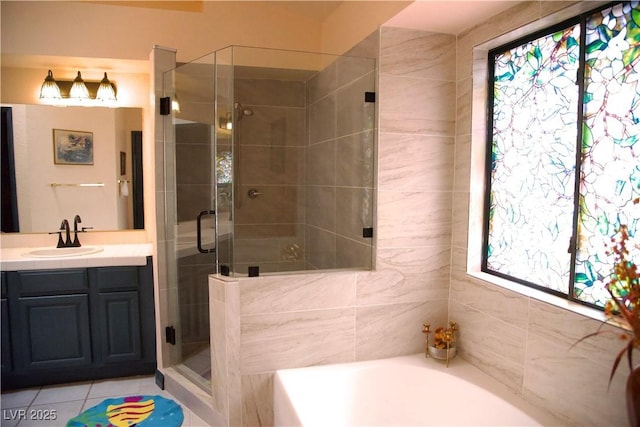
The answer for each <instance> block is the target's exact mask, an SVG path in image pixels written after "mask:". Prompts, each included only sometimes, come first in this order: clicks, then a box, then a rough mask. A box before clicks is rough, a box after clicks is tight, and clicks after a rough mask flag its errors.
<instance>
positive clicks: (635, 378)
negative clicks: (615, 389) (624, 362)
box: [626, 366, 640, 427]
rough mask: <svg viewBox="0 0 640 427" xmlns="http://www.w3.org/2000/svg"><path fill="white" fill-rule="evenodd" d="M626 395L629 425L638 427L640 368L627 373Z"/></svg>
mask: <svg viewBox="0 0 640 427" xmlns="http://www.w3.org/2000/svg"><path fill="white" fill-rule="evenodd" d="M626 394H627V396H626V397H627V413H628V415H629V425H630V426H632V427H640V366H637V367H635V368H634V369H633V370H632V371H631V372H630V373H629V377H628V378H627V391H626Z"/></svg>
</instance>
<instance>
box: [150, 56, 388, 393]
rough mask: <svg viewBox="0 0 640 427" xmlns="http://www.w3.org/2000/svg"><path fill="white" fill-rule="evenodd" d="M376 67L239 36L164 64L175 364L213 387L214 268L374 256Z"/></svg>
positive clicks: (227, 271)
mask: <svg viewBox="0 0 640 427" xmlns="http://www.w3.org/2000/svg"><path fill="white" fill-rule="evenodd" d="M375 68H376V64H375V60H374V59H372V58H366V57H358V56H350V55H343V56H334V55H327V54H318V53H309V52H297V51H286V50H276V49H265V48H252V47H241V46H231V47H228V48H225V49H221V50H219V51H216V52H213V53H211V54H209V55H206V56H204V57H202V58H199V59H197V60H194V61H192V62H190V63H186V64H183V65H180V66H178V67H176V68H175V69H174V70H171V71H169V72H167V73H165V75H164V82H163V84H164V92H165V96H166V98H169V99H168V100H167V99H166V98H165V103H166V105H171V113H170V114H169V115H167V116H165V118H164V133H165V186H166V188H165V192H166V194H167V195H168V196H167V197H166V206H165V207H164V209H165V217H166V220H165V233H166V235H167V236H168V240H167V242H166V246H165V249H166V252H167V258H166V259H167V271H168V273H169V277H168V281H169V283H170V285H169V286H171V287H173V288H175V292H173V293H170V295H171V296H172V297H171V298H170V301H169V307H170V310H173V314H174V318H175V319H177V324H176V325H175V337H176V338H175V343H176V346H175V348H174V349H172V351H171V359H172V360H171V364H172V365H173V366H175V367H176V369H178V370H180V371H181V373H182V374H183V375H185V376H187V377H189V378H190V379H191V380H192V381H193V382H195V383H197V384H199V385H200V386H201V387H202V388H204V389H205V390H210V387H211V383H210V381H211V348H210V341H209V298H208V297H209V296H208V287H207V281H208V276H209V275H210V274H220V275H228V276H238V275H240V276H261V275H267V274H268V275H273V274H284V273H290V272H302V271H317V270H334V269H362V270H368V269H371V268H372V262H373V261H372V260H373V255H374V244H373V242H374V240H373V238H372V237H373V232H374V230H373V225H374V206H375V203H374V197H375V188H374V185H375V176H374V171H375V165H374V159H375V156H374V150H375V130H376V105H375V87H376V81H375V80H376V78H375V76H376V73H375Z"/></svg>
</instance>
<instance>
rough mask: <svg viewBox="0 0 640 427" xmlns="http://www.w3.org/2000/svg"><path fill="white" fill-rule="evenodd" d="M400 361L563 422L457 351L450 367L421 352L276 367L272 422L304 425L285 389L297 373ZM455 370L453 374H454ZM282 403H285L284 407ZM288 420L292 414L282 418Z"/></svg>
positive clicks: (544, 420) (546, 422)
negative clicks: (369, 358)
mask: <svg viewBox="0 0 640 427" xmlns="http://www.w3.org/2000/svg"><path fill="white" fill-rule="evenodd" d="M397 364H401V365H403V367H415V368H421V369H422V368H426V369H428V370H434V371H438V372H440V373H443V374H447V375H453V376H456V377H458V378H461V379H462V380H464V381H466V382H469V383H471V384H474V385H476V386H478V387H480V388H482V389H484V390H485V391H487V392H489V393H491V394H493V395H494V396H496V397H498V398H500V399H502V400H504V401H505V402H507V403H509V404H510V405H512V406H514V407H515V408H516V409H518V410H519V411H521V412H523V413H524V414H526V415H527V416H528V417H530V418H532V419H533V420H535V421H536V422H537V423H539V424H540V425H542V426H559V425H563V424H564V423H563V421H562V420H561V419H559V418H558V417H557V416H556V415H555V414H552V413H551V412H549V411H548V410H547V409H545V408H543V407H540V406H537V405H535V404H534V403H532V402H530V401H527V400H525V399H524V396H523V395H522V393H518V392H517V391H515V390H513V389H511V388H509V387H507V386H506V385H505V384H503V383H501V382H499V381H498V380H497V379H495V378H493V377H491V376H490V375H489V374H487V373H485V372H484V371H482V370H481V369H479V368H478V367H476V366H475V365H473V364H472V363H471V362H469V361H467V360H466V359H464V357H461V355H458V356H457V357H455V358H454V359H451V360H450V361H449V367H447V366H446V362H445V361H440V360H437V359H433V358H425V355H424V353H418V354H412V355H405V356H396V357H390V358H383V359H373V360H363V361H354V362H344V363H333V364H326V365H314V366H308V367H299V368H286V369H278V370H276V371H275V372H274V376H273V384H272V396H273V416H274V418H273V421H274V425H275V426H278V425H279V424H278V423H277V421H278V419H279V418H280V417H281V416H280V414H283V415H286V416H288V417H291V415H293V416H294V417H295V420H296V421H297V422H296V423H295V424H291V423H288V424H287V425H288V426H290V425H296V426H302V425H304V424H303V422H302V418H303V417H301V415H300V414H299V413H298V411H296V409H295V402H293V401H292V399H291V396H290V395H289V394H288V393H287V392H286V384H285V383H287V382H289V381H296V377H299V376H300V375H301V374H304V373H309V372H312V373H322V371H325V370H328V369H333V370H338V371H339V370H351V371H353V370H354V367H355V368H356V369H368V368H375V367H379V366H389V365H397ZM454 373H455V374H454ZM283 405H285V406H284V407H283ZM285 419H287V420H291V419H292V418H285Z"/></svg>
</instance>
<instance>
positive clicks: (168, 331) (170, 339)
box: [164, 326, 176, 345]
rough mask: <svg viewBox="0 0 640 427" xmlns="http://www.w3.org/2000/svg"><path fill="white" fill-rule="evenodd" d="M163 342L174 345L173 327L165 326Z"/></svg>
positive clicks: (174, 332)
mask: <svg viewBox="0 0 640 427" xmlns="http://www.w3.org/2000/svg"><path fill="white" fill-rule="evenodd" d="M164 335H165V340H166V341H167V342H168V343H169V344H171V345H176V328H174V327H173V326H167V327H166V328H165V329H164Z"/></svg>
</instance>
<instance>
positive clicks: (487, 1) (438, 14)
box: [385, 0, 518, 34]
mask: <svg viewBox="0 0 640 427" xmlns="http://www.w3.org/2000/svg"><path fill="white" fill-rule="evenodd" d="M517 3H518V1H517V0H506V1H505V0H477V1H457V0H453V1H451V0H449V1H442V0H417V1H415V2H414V3H412V4H410V5H409V6H407V7H406V8H405V9H403V10H402V11H401V12H400V13H398V14H397V15H396V16H394V17H393V18H391V19H390V20H389V21H387V22H386V23H385V25H389V26H393V27H404V28H412V29H416V30H424V31H433V32H437V33H446V34H460V33H462V32H463V31H465V30H468V29H469V28H472V27H473V26H474V25H476V24H477V23H479V22H482V21H484V20H486V19H487V18H490V17H491V16H493V15H496V14H498V13H500V12H502V11H504V10H506V9H509V8H511V7H513V6H515V5H516V4H517Z"/></svg>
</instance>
